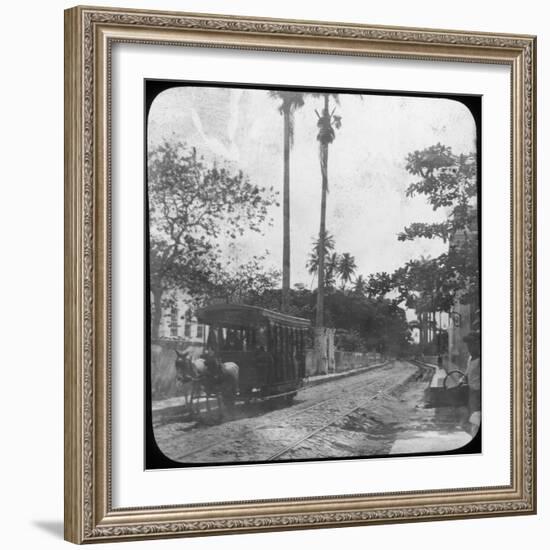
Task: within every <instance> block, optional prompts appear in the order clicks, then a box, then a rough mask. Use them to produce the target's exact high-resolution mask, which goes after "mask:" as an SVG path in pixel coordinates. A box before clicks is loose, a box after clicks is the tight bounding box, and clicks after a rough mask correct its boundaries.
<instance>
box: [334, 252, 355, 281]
mask: <svg viewBox="0 0 550 550" xmlns="http://www.w3.org/2000/svg"><path fill="white" fill-rule="evenodd" d="M339 260H340V261H339V262H338V275H339V276H340V280H341V281H342V290H343V289H344V288H345V287H346V283H349V282H351V278H352V276H353V275H355V270H356V269H357V264H356V263H355V257H354V256H352V255H351V254H350V253H349V252H344V254H342V255H341V256H340V258H339Z"/></svg>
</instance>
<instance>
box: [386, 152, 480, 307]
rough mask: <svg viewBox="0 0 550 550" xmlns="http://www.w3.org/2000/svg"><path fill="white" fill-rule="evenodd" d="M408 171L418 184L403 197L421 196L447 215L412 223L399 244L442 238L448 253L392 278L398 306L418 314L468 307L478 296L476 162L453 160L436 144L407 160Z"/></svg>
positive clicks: (407, 267)
mask: <svg viewBox="0 0 550 550" xmlns="http://www.w3.org/2000/svg"><path fill="white" fill-rule="evenodd" d="M406 169H407V171H408V172H409V173H410V174H411V175H413V176H418V177H419V179H418V180H417V181H415V182H413V183H411V184H410V185H409V187H408V189H407V196H408V197H413V196H416V195H421V196H424V197H426V199H427V200H428V203H429V204H430V205H431V206H432V208H433V209H434V210H440V209H444V210H445V211H446V212H448V215H447V217H446V219H445V220H444V221H442V222H436V223H413V224H411V225H409V226H408V227H405V228H404V230H403V232H401V233H400V234H399V235H398V239H399V240H401V241H410V240H414V239H418V238H426V239H434V238H439V239H442V240H443V242H448V243H449V251H448V252H447V253H445V254H441V255H440V256H439V257H437V258H433V259H426V258H421V259H420V260H411V261H409V262H408V263H407V264H406V265H405V266H403V267H402V268H400V269H398V270H397V271H396V272H395V273H394V275H393V286H394V288H396V289H397V291H398V294H399V299H400V301H402V302H404V303H405V304H406V305H407V307H415V308H417V310H418V311H450V310H451V308H452V305H453V303H455V301H456V300H457V299H460V300H461V301H462V302H465V303H471V302H474V301H476V300H478V295H479V261H478V236H477V230H478V228H477V225H478V224H477V218H478V209H477V163H476V157H475V154H474V153H471V154H468V155H463V154H461V155H454V154H453V152H452V150H451V148H450V147H447V146H445V145H442V144H440V143H438V144H436V145H433V146H431V147H428V148H427V149H424V150H422V151H415V152H413V153H410V154H409V155H408V156H407V164H406Z"/></svg>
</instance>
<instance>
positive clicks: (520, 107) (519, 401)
mask: <svg viewBox="0 0 550 550" xmlns="http://www.w3.org/2000/svg"><path fill="white" fill-rule="evenodd" d="M115 42H138V43H143V44H172V45H174V44H176V45H182V46H184V45H194V46H197V45H199V46H203V47H218V48H238V49H255V50H266V51H281V52H282V51H287V52H288V51H289V52H310V53H319V54H326V53H332V54H340V55H358V56H377V57H382V58H390V57H393V58H403V59H422V60H437V61H441V60H450V61H463V62H470V63H472V62H473V63H498V64H503V65H507V66H509V67H510V69H511V75H512V76H511V90H512V94H511V95H512V105H511V116H512V136H511V140H512V141H511V144H512V165H511V182H512V183H511V184H512V229H511V232H512V266H511V269H512V379H511V392H512V407H511V420H512V449H511V450H512V453H511V457H512V458H511V465H510V468H511V483H510V485H507V486H502V487H480V488H476V489H448V490H437V491H430V490H428V491H420V492H404V493H384V494H372V495H347V496H343V497H342V496H338V497H330V496H327V497H319V498H307V497H306V498H300V499H279V500H272V501H265V500H263V501H252V502H250V501H248V502H237V503H235V502H233V503H214V504H209V505H194V506H192V505H185V504H182V505H181V506H165V507H161V506H156V507H153V506H151V507H148V508H139V509H138V508H135V509H134V508H132V509H113V507H112V504H111V469H110V399H111V396H110V283H109V269H110V242H109V230H110V216H111V213H110V200H109V197H110V194H109V193H110V171H109V155H110V84H111V82H110V55H111V46H112V44H113V43H115ZM535 56H536V37H534V36H525V35H510V34H492V33H479V32H462V31H447V30H429V29H417V28H414V29H412V28H398V27H380V26H365V25H356V24H343V23H326V22H313V21H289V20H275V19H260V18H253V17H232V16H225V15H205V14H189V13H173V12H156V11H142V10H128V9H111V8H92V7H75V8H71V9H69V10H67V11H66V12H65V392H64V400H65V538H66V539H67V540H69V541H71V542H75V543H83V542H106V541H119V540H133V539H147V538H148V539H151V538H155V539H156V538H161V537H164V538H165V537H174V536H194V535H214V534H228V533H243V532H260V531H276V530H284V529H305V528H314V527H339V526H350V525H366V524H377V523H392V522H404V521H427V520H441V519H458V518H468V517H487V516H499V515H512V514H533V513H535V512H536V433H535V427H536V410H535V392H536V387H535V382H536V378H535V361H536V357H535V349H536V300H535V282H536V281H535V273H536V265H535V261H536V258H535V252H536V242H535V239H536V227H535V224H536V217H535V216H536V212H535V209H536V188H535V167H536V157H535V154H536V152H535V131H536V129H535V99H536V88H535V85H536V82H535V72H536V71H535V65H536V61H535V59H536V57H535Z"/></svg>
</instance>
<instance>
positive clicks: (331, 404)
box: [172, 364, 421, 463]
mask: <svg viewBox="0 0 550 550" xmlns="http://www.w3.org/2000/svg"><path fill="white" fill-rule="evenodd" d="M415 366H416V365H415ZM392 368H395V366H394V365H392V364H389V365H388V364H387V365H384V367H381V368H380V369H377V371H378V373H380V371H384V370H391V369H392ZM417 368H421V367H418V366H417ZM385 382H386V381H385V380H384V379H383V378H382V379H375V380H372V379H369V380H368V381H365V382H363V383H361V384H360V385H359V386H357V387H350V386H345V387H343V388H340V389H339V390H338V393H337V394H336V395H331V396H329V397H327V398H326V399H322V400H321V401H317V402H316V403H313V404H311V405H309V406H307V407H301V408H299V409H298V410H296V411H293V412H290V413H288V414H286V415H285V416H284V418H282V419H281V420H279V421H273V420H271V421H270V422H268V423H263V424H261V425H260V426H256V427H255V428H254V429H248V430H246V431H245V432H244V433H242V432H241V433H240V434H239V436H240V438H243V437H244V438H246V437H247V436H248V437H250V436H252V435H253V434H254V433H255V432H257V431H262V430H267V431H268V430H270V429H275V428H276V429H281V427H283V428H288V429H289V430H290V429H294V428H295V427H296V426H295V423H296V421H298V422H299V423H300V424H301V425H302V424H303V425H307V424H310V425H314V429H313V430H311V431H310V432H309V433H308V434H306V436H305V437H303V438H300V441H298V442H293V443H292V444H291V445H290V447H289V449H290V448H291V447H294V446H296V445H297V444H298V443H299V442H301V441H305V440H307V439H310V438H311V437H313V436H314V435H315V434H316V433H318V432H321V431H323V430H324V429H326V428H327V427H329V426H331V425H333V424H335V423H336V422H337V421H338V420H339V419H340V418H343V417H345V416H349V415H350V414H352V413H353V411H355V410H357V409H360V408H361V407H364V406H365V404H367V403H368V402H370V401H373V400H374V399H376V398H377V397H379V396H380V395H382V394H387V393H388V392H391V391H393V389H394V387H397V386H399V385H400V384H401V383H402V382H400V383H398V384H395V385H393V386H392V387H391V388H387V387H385V386H386V384H385ZM373 385H374V388H373ZM373 389H374V391H372V390H373ZM367 390H371V391H369V396H368V397H367V398H366V399H361V400H360V402H358V401H357V396H360V397H364V394H365V392H366V391H367ZM350 400H352V401H353V403H352V405H353V406H352V408H351V409H350V410H348V409H346V411H344V412H343V413H342V412H341V410H340V407H339V402H341V401H345V402H349V401H350ZM323 407H325V409H326V410H325V411H323V414H322V415H321V417H320V418H318V415H319V412H318V409H320V408H321V409H322V408H323ZM327 415H328V417H329V418H327ZM323 416H324V418H323ZM327 420H328V422H327ZM274 424H275V426H274ZM222 446H225V447H230V446H231V442H230V441H228V440H227V439H223V440H219V439H216V440H215V441H212V442H209V443H207V444H206V445H202V446H200V447H198V448H195V449H190V450H189V451H187V452H185V453H183V454H179V455H177V456H173V457H172V458H173V460H176V461H178V462H186V461H188V459H191V458H193V457H196V456H197V455H201V454H202V453H205V452H207V451H211V450H215V449H216V448H218V447H222ZM286 447H287V446H285V449H286ZM286 452H287V451H285V452H282V453H281V452H280V451H278V452H277V453H272V454H270V455H268V457H267V458H261V461H267V462H269V461H273V460H276V458H277V456H276V455H279V454H280V455H281V456H282V455H284V454H286ZM192 463H196V461H194V460H193V461H192Z"/></svg>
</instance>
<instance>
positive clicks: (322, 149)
mask: <svg viewBox="0 0 550 550" xmlns="http://www.w3.org/2000/svg"><path fill="white" fill-rule="evenodd" d="M312 95H313V96H314V97H315V96H316V97H319V96H322V97H323V100H324V107H323V110H322V112H321V114H319V113H318V112H317V110H315V113H316V114H317V127H318V128H319V132H318V133H317V141H318V142H319V161H320V164H321V221H320V224H319V235H320V236H321V235H325V233H326V216H327V193H328V150H329V149H328V146H329V145H330V144H331V143H332V142H333V141H334V138H335V137H336V133H335V131H334V129H335V128H336V129H338V128H340V126H341V124H342V119H341V117H339V116H336V115H335V114H334V111H335V109H336V108H334V109H333V110H332V112H331V111H330V110H329V97H330V96H333V97H334V99H335V101H336V103H338V95H337V94H327V93H324V94H312ZM317 273H318V280H317V312H316V316H315V324H316V326H318V327H322V326H323V325H324V319H325V307H324V288H325V254H324V251H323V250H321V240H320V241H319V269H318V270H317Z"/></svg>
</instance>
